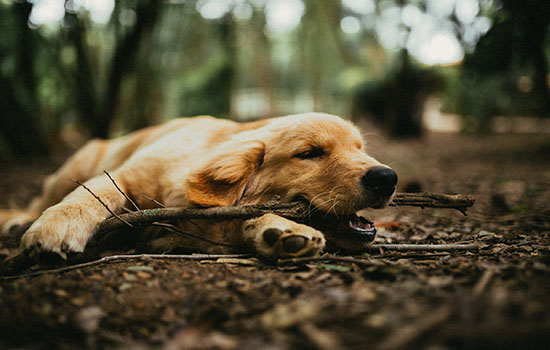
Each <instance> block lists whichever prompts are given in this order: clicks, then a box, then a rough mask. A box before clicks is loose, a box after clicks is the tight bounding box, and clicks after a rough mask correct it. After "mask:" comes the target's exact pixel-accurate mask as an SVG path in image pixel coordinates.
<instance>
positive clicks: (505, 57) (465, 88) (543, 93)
mask: <svg viewBox="0 0 550 350" xmlns="http://www.w3.org/2000/svg"><path fill="white" fill-rule="evenodd" d="M501 6H502V9H501V10H500V11H497V12H495V13H494V16H493V18H494V24H493V26H492V28H491V29H490V30H489V32H488V33H487V34H486V35H485V36H483V37H482V38H481V39H480V41H479V44H478V45H477V47H476V50H475V51H473V52H472V53H471V54H469V55H467V56H466V59H465V62H464V65H463V75H462V79H461V81H460V83H459V88H460V89H461V91H462V94H461V102H462V103H461V104H460V107H459V108H460V111H461V113H462V114H463V115H466V116H468V117H469V119H468V123H467V127H468V128H469V131H472V132H475V131H488V130H489V126H490V121H491V119H492V117H493V116H495V115H499V114H500V115H518V114H519V115H522V114H523V115H525V114H528V115H538V116H550V85H549V84H550V82H549V67H550V61H549V59H548V48H549V46H550V42H549V41H550V34H549V33H550V2H548V1H545V0H526V1H522V2H517V1H513V0H502V1H501Z"/></svg>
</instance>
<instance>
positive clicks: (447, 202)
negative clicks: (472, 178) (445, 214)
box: [390, 193, 475, 215]
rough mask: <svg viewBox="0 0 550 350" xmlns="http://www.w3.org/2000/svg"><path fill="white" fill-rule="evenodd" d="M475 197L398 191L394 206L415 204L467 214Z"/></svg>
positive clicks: (393, 202)
mask: <svg viewBox="0 0 550 350" xmlns="http://www.w3.org/2000/svg"><path fill="white" fill-rule="evenodd" d="M474 202H475V199H474V197H473V196H471V195H463V194H440V193H396V194H395V196H394V198H393V201H392V202H391V203H390V205H392V206H404V205H408V206H414V207H421V208H449V209H456V210H459V211H460V212H461V213H462V214H464V215H467V214H466V210H467V209H468V208H469V207H471V206H473V205H474Z"/></svg>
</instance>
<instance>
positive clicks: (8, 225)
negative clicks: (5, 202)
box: [0, 210, 36, 233]
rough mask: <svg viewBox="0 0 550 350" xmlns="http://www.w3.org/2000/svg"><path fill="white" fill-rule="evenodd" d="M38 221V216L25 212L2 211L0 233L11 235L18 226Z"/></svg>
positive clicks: (0, 211) (0, 214) (0, 213)
mask: <svg viewBox="0 0 550 350" xmlns="http://www.w3.org/2000/svg"><path fill="white" fill-rule="evenodd" d="M34 220H36V216H34V215H32V214H29V213H28V212H26V211H24V210H0V233H9V232H10V231H11V230H12V229H14V228H15V227H17V226H23V225H26V224H29V223H30V222H32V221H34Z"/></svg>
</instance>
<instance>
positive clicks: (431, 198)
mask: <svg viewBox="0 0 550 350" xmlns="http://www.w3.org/2000/svg"><path fill="white" fill-rule="evenodd" d="M473 204H474V199H473V198H472V197H471V196H469V195H444V194H436V193H418V194H416V193H397V194H396V195H395V198H394V200H393V202H392V205H399V206H402V205H408V206H417V207H431V208H453V209H457V210H460V211H461V212H462V213H464V214H465V213H466V209H467V208H468V207H471V206H472V205H473ZM267 213H272V214H277V215H280V216H282V217H286V218H288V219H298V220H303V219H305V218H307V217H309V216H310V215H311V212H310V210H309V207H308V204H307V203H304V202H291V203H266V204H260V205H249V206H232V207H214V208H156V209H145V210H140V211H137V212H133V213H128V214H122V215H120V216H121V217H123V218H124V220H125V221H127V222H130V223H132V224H133V225H134V226H146V225H150V224H151V223H153V222H155V221H170V220H182V219H210V220H228V219H249V218H252V217H256V216H261V215H264V214H267ZM120 226H121V224H120V222H117V220H115V219H113V218H109V219H107V220H105V221H103V222H101V223H100V224H99V225H98V227H97V232H105V231H112V230H116V229H118V228H120Z"/></svg>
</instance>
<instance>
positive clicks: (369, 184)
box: [361, 166, 397, 196]
mask: <svg viewBox="0 0 550 350" xmlns="http://www.w3.org/2000/svg"><path fill="white" fill-rule="evenodd" d="M361 181H362V182H363V186H365V188H367V189H369V190H371V191H373V192H374V193H376V194H377V195H380V196H390V195H391V194H392V193H393V191H395V185H396V184H397V174H396V172H395V171H393V170H392V169H390V168H386V167H381V166H380V167H374V168H370V169H369V170H368V171H367V172H366V173H365V175H363V178H362V179H361Z"/></svg>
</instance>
